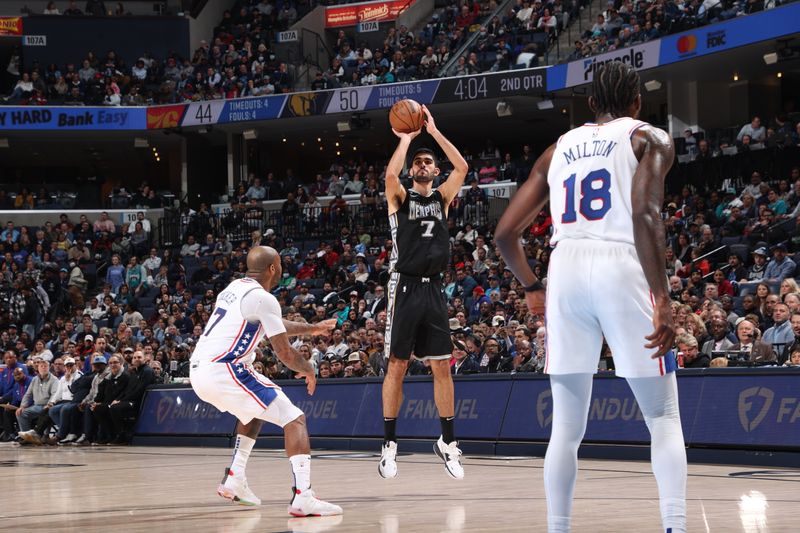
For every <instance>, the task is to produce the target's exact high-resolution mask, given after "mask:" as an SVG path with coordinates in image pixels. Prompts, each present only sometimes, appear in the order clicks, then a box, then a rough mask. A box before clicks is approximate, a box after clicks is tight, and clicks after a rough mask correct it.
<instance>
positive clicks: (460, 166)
mask: <svg viewBox="0 0 800 533" xmlns="http://www.w3.org/2000/svg"><path fill="white" fill-rule="evenodd" d="M453 172H459V173H463V174H464V175H465V176H466V174H467V172H469V164H467V162H466V161H464V160H463V159H462V160H461V161H457V162H455V163H453Z"/></svg>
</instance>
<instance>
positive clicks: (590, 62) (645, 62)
mask: <svg viewBox="0 0 800 533" xmlns="http://www.w3.org/2000/svg"><path fill="white" fill-rule="evenodd" d="M660 53H661V42H660V41H650V42H647V43H644V44H639V45H636V46H629V47H627V48H620V49H619V50H615V51H613V52H608V53H607V54H600V55H599V56H594V57H587V58H586V59H580V60H578V61H573V62H571V63H569V64H568V65H567V85H566V86H567V87H575V86H577V85H583V84H584V83H591V82H592V80H593V79H594V72H595V70H596V69H597V68H598V67H599V66H600V65H603V64H605V63H608V62H610V61H614V60H617V61H622V62H623V63H626V64H628V65H630V66H632V67H633V68H634V69H636V70H644V69H648V68H653V67H657V66H658V59H659V55H660Z"/></svg>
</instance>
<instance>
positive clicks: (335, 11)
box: [325, 0, 414, 28]
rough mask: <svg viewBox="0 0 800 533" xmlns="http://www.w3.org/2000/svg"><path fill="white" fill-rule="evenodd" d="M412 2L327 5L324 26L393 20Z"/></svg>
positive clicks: (396, 1)
mask: <svg viewBox="0 0 800 533" xmlns="http://www.w3.org/2000/svg"><path fill="white" fill-rule="evenodd" d="M413 3H414V0H388V1H386V2H363V3H359V4H347V5H343V6H335V7H328V8H326V9H325V27H326V28H338V27H342V26H355V25H357V24H359V23H363V22H385V21H388V20H395V19H396V18H397V17H399V16H400V14H401V13H402V12H403V11H405V10H406V9H407V8H408V7H410V6H411V5H412V4H413Z"/></svg>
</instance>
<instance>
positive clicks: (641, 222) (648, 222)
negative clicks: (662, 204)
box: [632, 206, 661, 228]
mask: <svg viewBox="0 0 800 533" xmlns="http://www.w3.org/2000/svg"><path fill="white" fill-rule="evenodd" d="M660 215H661V214H660V213H659V211H658V209H653V208H652V207H649V206H648V207H644V208H641V209H634V210H633V214H632V218H633V227H634V228H636V227H637V226H641V227H651V226H652V225H653V224H655V222H656V219H657V218H658V217H659V216H660Z"/></svg>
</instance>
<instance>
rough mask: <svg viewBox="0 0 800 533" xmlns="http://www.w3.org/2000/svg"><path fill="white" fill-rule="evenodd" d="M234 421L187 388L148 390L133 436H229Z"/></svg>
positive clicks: (234, 424)
mask: <svg viewBox="0 0 800 533" xmlns="http://www.w3.org/2000/svg"><path fill="white" fill-rule="evenodd" d="M234 427H236V419H235V418H234V417H233V416H232V415H230V414H228V413H221V412H220V411H218V410H217V409H216V408H215V407H213V406H211V405H209V404H207V403H205V402H203V401H201V400H200V398H198V397H197V395H196V394H195V393H194V391H193V390H192V389H191V388H190V387H184V386H177V387H175V388H156V389H150V390H148V391H147V396H146V397H145V401H144V405H143V407H142V412H141V416H139V419H138V420H137V421H136V433H138V434H142V435H198V434H202V435H230V434H232V432H233V429H234Z"/></svg>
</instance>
